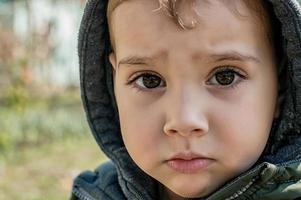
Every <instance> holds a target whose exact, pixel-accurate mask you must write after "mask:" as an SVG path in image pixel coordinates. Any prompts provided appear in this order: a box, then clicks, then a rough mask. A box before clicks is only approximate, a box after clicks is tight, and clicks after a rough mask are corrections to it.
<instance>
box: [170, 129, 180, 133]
mask: <svg viewBox="0 0 301 200" xmlns="http://www.w3.org/2000/svg"><path fill="white" fill-rule="evenodd" d="M169 132H170V133H171V134H174V133H177V132H178V131H176V130H174V129H171V130H169Z"/></svg>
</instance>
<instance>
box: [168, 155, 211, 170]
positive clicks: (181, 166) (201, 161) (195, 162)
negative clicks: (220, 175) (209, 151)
mask: <svg viewBox="0 0 301 200" xmlns="http://www.w3.org/2000/svg"><path fill="white" fill-rule="evenodd" d="M213 162H214V160H212V159H208V158H196V159H191V160H184V159H172V160H168V161H167V165H168V166H169V167H171V168H172V169H174V170H176V171H178V172H181V173H185V174H191V173H196V172H198V171H200V170H203V169H205V168H207V167H208V166H209V165H211V164H212V163H213Z"/></svg>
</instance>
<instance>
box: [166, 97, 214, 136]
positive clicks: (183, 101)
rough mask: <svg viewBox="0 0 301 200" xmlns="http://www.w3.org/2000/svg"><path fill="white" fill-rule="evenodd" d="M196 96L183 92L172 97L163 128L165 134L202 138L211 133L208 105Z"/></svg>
mask: <svg viewBox="0 0 301 200" xmlns="http://www.w3.org/2000/svg"><path fill="white" fill-rule="evenodd" d="M196 96H197V95H194V94H190V95H189V94H188V93H187V92H185V93H184V92H182V93H181V94H180V95H177V96H174V97H171V99H170V100H171V101H169V106H168V105H167V106H166V107H167V112H166V123H165V124H164V127H163V131H164V133H165V134H167V135H169V136H173V135H180V136H183V137H191V136H196V137H200V136H203V135H205V134H206V133H207V132H208V131H209V123H208V120H207V116H206V103H205V102H204V101H201V100H200V98H198V97H196Z"/></svg>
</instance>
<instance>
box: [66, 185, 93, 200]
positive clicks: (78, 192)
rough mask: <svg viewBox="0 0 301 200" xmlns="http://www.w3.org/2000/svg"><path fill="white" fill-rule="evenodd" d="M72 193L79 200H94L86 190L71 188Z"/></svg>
mask: <svg viewBox="0 0 301 200" xmlns="http://www.w3.org/2000/svg"><path fill="white" fill-rule="evenodd" d="M72 192H73V194H74V195H75V196H77V197H78V198H79V199H80V200H96V199H94V198H93V197H91V196H90V195H89V194H88V193H87V192H85V191H84V190H82V189H80V188H79V189H77V188H73V190H72Z"/></svg>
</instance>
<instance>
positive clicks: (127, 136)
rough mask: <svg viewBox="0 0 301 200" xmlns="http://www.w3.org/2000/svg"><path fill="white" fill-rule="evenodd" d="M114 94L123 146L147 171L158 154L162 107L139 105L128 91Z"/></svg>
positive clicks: (160, 141)
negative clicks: (126, 93) (122, 93)
mask: <svg viewBox="0 0 301 200" xmlns="http://www.w3.org/2000/svg"><path fill="white" fill-rule="evenodd" d="M116 92H117V93H118V90H117V91H116ZM119 94H120V93H119ZM136 95H137V94H136ZM116 96H117V104H118V108H119V117H120V124H121V132H122V137H123V140H124V143H125V146H126V148H127V150H128V152H129V154H130V155H131V157H132V159H133V160H134V161H135V162H136V164H137V165H138V166H139V167H141V168H142V169H144V170H145V171H147V170H148V168H150V167H151V166H152V165H153V163H154V162H153V161H154V160H157V159H158V156H160V154H159V149H160V145H161V144H162V122H163V119H162V114H161V113H160V110H162V109H159V108H158V106H155V105H150V104H144V106H140V105H139V104H137V103H135V102H133V101H131V100H134V99H135V98H130V97H129V93H128V95H125V94H124V95H116ZM154 106H155V107H156V108H154ZM151 161H152V162H151Z"/></svg>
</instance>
